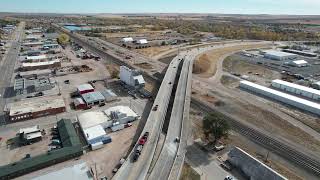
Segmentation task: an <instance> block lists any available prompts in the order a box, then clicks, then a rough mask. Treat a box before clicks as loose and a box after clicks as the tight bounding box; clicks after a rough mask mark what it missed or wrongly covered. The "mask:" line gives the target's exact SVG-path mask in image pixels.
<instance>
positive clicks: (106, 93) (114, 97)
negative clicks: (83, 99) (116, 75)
mask: <svg viewBox="0 0 320 180" xmlns="http://www.w3.org/2000/svg"><path fill="white" fill-rule="evenodd" d="M101 94H102V95H103V96H104V97H105V99H106V102H111V101H115V100H117V98H118V96H117V95H116V94H115V93H114V92H112V90H111V89H105V90H103V91H101Z"/></svg>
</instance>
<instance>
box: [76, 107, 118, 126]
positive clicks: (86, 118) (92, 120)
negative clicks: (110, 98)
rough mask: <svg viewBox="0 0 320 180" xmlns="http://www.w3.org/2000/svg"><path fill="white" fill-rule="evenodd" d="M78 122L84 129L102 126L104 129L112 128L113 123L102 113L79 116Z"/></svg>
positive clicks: (94, 112)
mask: <svg viewBox="0 0 320 180" xmlns="http://www.w3.org/2000/svg"><path fill="white" fill-rule="evenodd" d="M77 118H78V121H79V124H80V126H81V128H82V129H87V128H90V127H94V126H97V125H101V126H102V127H103V128H104V129H107V128H109V127H111V126H112V123H113V121H112V120H111V119H110V118H109V117H108V116H107V115H106V114H105V113H104V112H101V111H93V112H85V113H82V114H80V115H78V117H77Z"/></svg>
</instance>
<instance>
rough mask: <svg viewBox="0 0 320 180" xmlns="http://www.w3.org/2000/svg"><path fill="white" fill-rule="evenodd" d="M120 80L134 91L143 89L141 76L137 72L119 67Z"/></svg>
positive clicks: (143, 81)
mask: <svg viewBox="0 0 320 180" xmlns="http://www.w3.org/2000/svg"><path fill="white" fill-rule="evenodd" d="M120 80H121V81H122V82H124V83H125V84H127V85H129V86H131V87H134V88H136V89H139V88H143V87H144V85H145V80H144V78H143V76H142V75H141V74H140V73H139V72H138V71H136V70H132V69H130V68H128V67H126V66H120Z"/></svg>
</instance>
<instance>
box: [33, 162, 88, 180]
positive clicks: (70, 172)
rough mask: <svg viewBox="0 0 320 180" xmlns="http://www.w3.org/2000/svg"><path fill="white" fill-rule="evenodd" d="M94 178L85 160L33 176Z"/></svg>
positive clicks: (46, 179)
mask: <svg viewBox="0 0 320 180" xmlns="http://www.w3.org/2000/svg"><path fill="white" fill-rule="evenodd" d="M58 179H59V180H64V179H68V180H93V179H94V178H93V175H92V174H91V171H90V169H89V167H88V166H87V164H86V163H85V162H83V163H81V164H76V165H73V166H70V167H66V168H63V169H60V170H56V171H53V172H50V173H48V174H44V175H42V176H38V177H36V178H33V180H58Z"/></svg>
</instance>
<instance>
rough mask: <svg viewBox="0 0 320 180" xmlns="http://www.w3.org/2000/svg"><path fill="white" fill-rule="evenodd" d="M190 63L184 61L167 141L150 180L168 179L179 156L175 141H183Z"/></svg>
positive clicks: (177, 145) (186, 60)
mask: <svg viewBox="0 0 320 180" xmlns="http://www.w3.org/2000/svg"><path fill="white" fill-rule="evenodd" d="M190 63H191V61H190V58H188V59H186V58H185V59H184V62H183V66H182V69H181V74H180V78H179V82H178V86H177V90H176V95H175V99H174V103H173V108H172V113H171V116H170V122H169V127H168V131H167V135H166V139H165V142H164V145H163V147H162V150H161V153H160V156H159V157H158V158H157V159H155V161H156V164H155V165H154V167H152V168H151V173H150V175H149V177H148V179H150V180H166V179H168V177H169V174H170V171H171V167H172V166H173V163H174V160H175V157H176V155H177V152H178V148H179V144H180V143H178V142H176V141H175V139H176V138H177V137H178V138H179V139H181V137H180V135H181V129H182V121H183V120H184V109H185V100H186V92H187V84H188V82H189V79H191V78H190V77H189V76H188V75H189V70H190ZM188 113H189V112H188Z"/></svg>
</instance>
